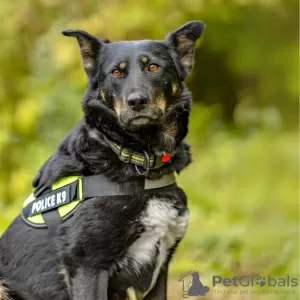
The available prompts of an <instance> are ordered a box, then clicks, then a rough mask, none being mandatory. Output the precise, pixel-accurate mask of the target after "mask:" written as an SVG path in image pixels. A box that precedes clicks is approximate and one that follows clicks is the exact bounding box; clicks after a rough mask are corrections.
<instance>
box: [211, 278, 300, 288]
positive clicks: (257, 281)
mask: <svg viewBox="0 0 300 300" xmlns="http://www.w3.org/2000/svg"><path fill="white" fill-rule="evenodd" d="M298 284H299V281H298V279H297V278H295V277H292V276H290V275H286V276H285V277H279V278H275V277H272V276H270V275H268V276H233V277H225V278H223V277H221V276H218V275H215V276H213V278H212V285H213V286H214V287H220V286H223V287H255V286H261V287H262V286H267V287H297V286H298Z"/></svg>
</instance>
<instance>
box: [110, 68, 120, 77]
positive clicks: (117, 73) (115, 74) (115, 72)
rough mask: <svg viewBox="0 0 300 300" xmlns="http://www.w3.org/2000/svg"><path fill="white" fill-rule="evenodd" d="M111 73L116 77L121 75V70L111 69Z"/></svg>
mask: <svg viewBox="0 0 300 300" xmlns="http://www.w3.org/2000/svg"><path fill="white" fill-rule="evenodd" d="M111 74H113V75H114V76H116V77H119V76H121V72H120V71H119V70H118V69H114V70H112V72H111Z"/></svg>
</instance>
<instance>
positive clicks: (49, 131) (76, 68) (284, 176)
mask: <svg viewBox="0 0 300 300" xmlns="http://www.w3.org/2000/svg"><path fill="white" fill-rule="evenodd" d="M298 17H299V7H298V1H297V0H205V1H204V0H182V1H180V0H178V1H173V0H157V1H146V0H139V1H137V0H103V1H96V0H78V1H66V0H15V1H9V0H2V1H1V3H0V18H1V22H0V32H1V37H0V41H1V47H0V233H1V232H3V231H4V230H5V228H6V227H7V226H8V224H9V223H10V222H11V221H12V220H13V218H14V217H15V216H16V215H17V214H18V213H19V211H20V208H21V206H22V202H23V201H24V199H25V198H26V197H27V196H28V194H29V193H30V192H31V181H32V178H33V177H34V175H35V174H36V172H37V170H38V169H39V167H40V166H41V164H42V163H43V162H44V161H45V160H46V159H47V158H48V157H49V156H50V155H51V154H52V153H53V151H55V149H56V147H57V145H58V143H59V142H60V141H61V139H62V138H63V137H64V136H65V135H66V133H67V132H68V131H69V130H70V129H71V128H72V126H73V125H74V124H75V123H76V122H77V121H78V120H79V119H80V118H81V116H82V112H81V98H82V95H83V92H84V89H85V87H86V78H85V74H84V72H83V70H82V67H81V60H80V55H79V49H78V46H77V43H76V41H75V40H72V39H68V38H65V37H63V36H62V35H61V34H60V31H61V30H63V29H67V28H68V29H84V30H86V31H88V32H90V33H91V34H93V35H97V36H99V37H101V38H109V39H110V40H112V41H116V40H123V39H163V38H164V37H165V35H166V34H167V32H168V31H170V30H173V29H175V28H177V27H179V26H180V25H182V24H183V23H185V22H187V21H189V20H193V19H199V20H202V21H204V22H205V23H206V25H207V26H206V30H205V32H204V35H203V37H202V38H201V41H200V42H199V43H198V44H197V50H196V57H195V60H196V63H195V68H194V71H193V73H192V75H191V76H190V77H189V78H188V80H187V84H188V86H189V87H190V89H191V90H192V92H193V100H194V103H193V110H192V115H191V124H190V131H189V136H188V138H187V140H188V141H189V142H190V143H191V144H192V146H193V160H194V163H193V164H192V165H191V166H190V167H188V169H187V170H185V171H184V172H183V173H181V175H180V176H179V178H178V180H179V182H180V184H181V186H182V187H183V188H184V189H185V191H186V192H187V194H188V196H189V207H190V210H191V221H190V226H189V230H188V232H187V235H186V237H185V239H184V240H183V242H182V243H181V245H180V247H179V250H178V251H177V253H176V255H175V257H174V260H173V262H172V265H171V270H170V275H171V276H170V280H169V299H174V300H177V299H181V297H182V295H181V294H182V283H181V282H178V280H179V279H180V277H181V275H183V274H184V273H186V272H189V271H194V270H195V271H199V272H200V275H201V280H202V282H203V283H204V284H206V285H209V284H210V283H211V277H212V275H220V276H227V277H232V276H234V275H253V276H258V275H261V276H267V275H269V274H270V275H273V277H276V276H277V277H281V276H284V275H287V274H289V275H291V276H293V275H294V276H296V277H297V276H298V275H299V223H298V221H299V209H298V208H299V207H298V206H299V204H298V190H299V186H298V184H299V180H298V179H299V178H298V175H299V172H298V171H299V170H298V164H299V161H298V159H299V156H298V146H299V144H298V113H299V109H298V105H299V99H298V97H299V93H298V92H299V73H298V67H299V57H298V54H299V52H298V51H299V47H298V43H299V32H298V30H299V24H298ZM70 103H72V105H71V106H70ZM70 107H71V108H70ZM227 290H229V288H227ZM191 298H192V297H191ZM193 299H195V298H193ZM201 299H242V300H243V299H266V300H267V299H297V296H295V295H284V296H282V295H263V296H262V295H259V294H258V295H242V296H240V295H232V296H231V295H216V294H215V293H214V292H213V291H210V292H209V293H208V294H207V296H206V297H201Z"/></svg>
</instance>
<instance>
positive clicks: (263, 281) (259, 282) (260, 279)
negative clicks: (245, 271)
mask: <svg viewBox="0 0 300 300" xmlns="http://www.w3.org/2000/svg"><path fill="white" fill-rule="evenodd" d="M255 283H256V284H257V285H259V286H264V285H265V284H266V278H265V277H263V276H262V277H261V276H257V277H256V282H255Z"/></svg>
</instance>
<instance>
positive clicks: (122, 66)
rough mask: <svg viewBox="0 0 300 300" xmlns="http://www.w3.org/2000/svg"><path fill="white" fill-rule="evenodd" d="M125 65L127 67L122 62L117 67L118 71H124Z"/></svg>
mask: <svg viewBox="0 0 300 300" xmlns="http://www.w3.org/2000/svg"><path fill="white" fill-rule="evenodd" d="M126 65H127V64H126V62H124V61H123V62H121V63H120V65H119V67H120V70H124V69H125V68H126Z"/></svg>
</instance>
